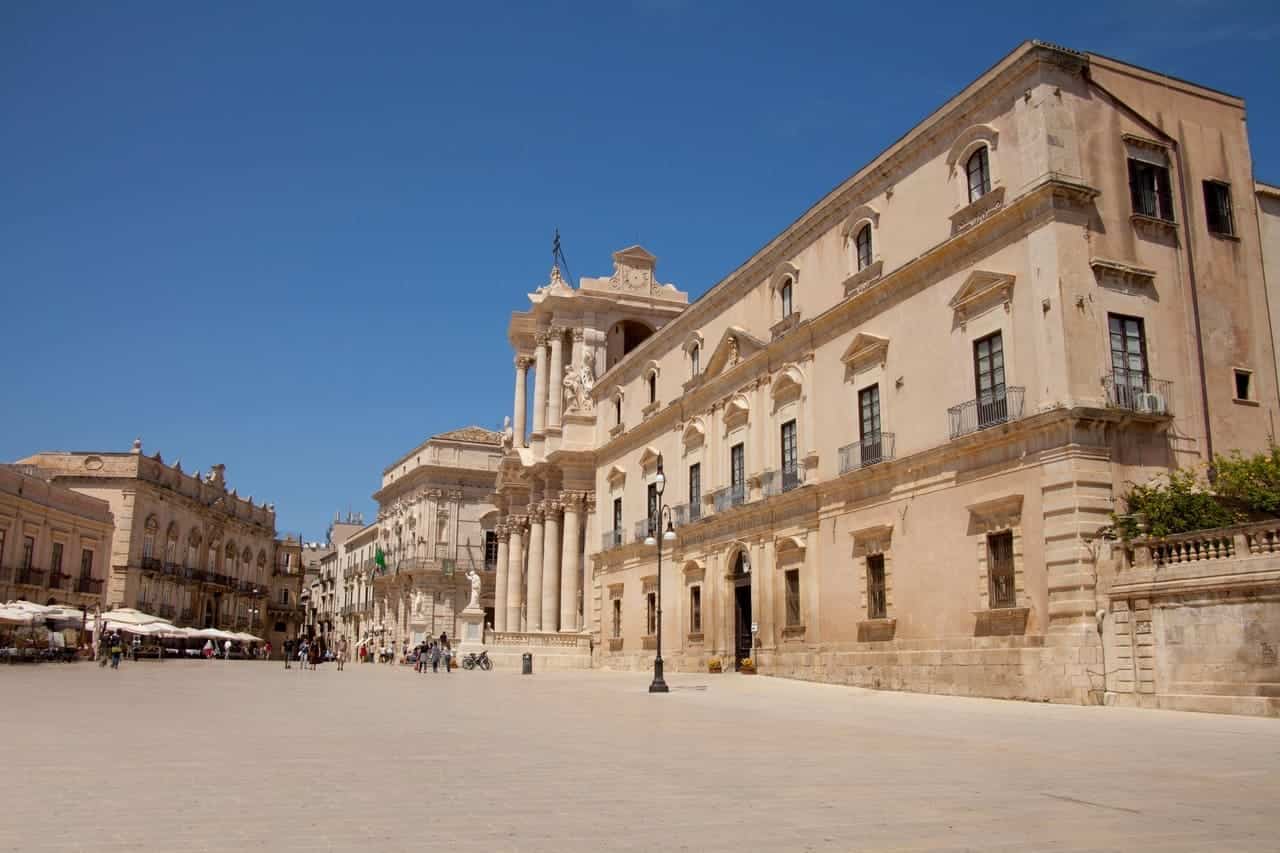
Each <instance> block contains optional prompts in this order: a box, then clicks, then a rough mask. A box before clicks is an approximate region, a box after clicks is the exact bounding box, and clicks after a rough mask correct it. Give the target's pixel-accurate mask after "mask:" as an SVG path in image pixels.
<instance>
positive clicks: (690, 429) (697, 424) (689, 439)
mask: <svg viewBox="0 0 1280 853" xmlns="http://www.w3.org/2000/svg"><path fill="white" fill-rule="evenodd" d="M706 440H707V428H706V427H705V426H703V423H702V418H693V419H691V420H690V421H689V422H688V423H687V424H685V425H684V431H683V432H682V433H681V434H680V441H681V443H682V444H683V445H684V449H685V452H686V453H687V452H689V451H690V450H693V449H694V448H697V447H701V446H702V444H703V443H704V442H705V441H706Z"/></svg>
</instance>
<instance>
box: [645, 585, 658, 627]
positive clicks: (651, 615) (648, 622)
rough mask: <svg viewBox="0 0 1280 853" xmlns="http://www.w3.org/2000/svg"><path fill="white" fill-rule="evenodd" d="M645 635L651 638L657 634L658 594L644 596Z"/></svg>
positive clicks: (649, 593) (648, 593) (651, 593)
mask: <svg viewBox="0 0 1280 853" xmlns="http://www.w3.org/2000/svg"><path fill="white" fill-rule="evenodd" d="M644 609H645V621H644V624H645V634H646V636H649V637H652V636H653V635H654V634H656V633H658V594H657V593H656V592H647V593H645V596H644Z"/></svg>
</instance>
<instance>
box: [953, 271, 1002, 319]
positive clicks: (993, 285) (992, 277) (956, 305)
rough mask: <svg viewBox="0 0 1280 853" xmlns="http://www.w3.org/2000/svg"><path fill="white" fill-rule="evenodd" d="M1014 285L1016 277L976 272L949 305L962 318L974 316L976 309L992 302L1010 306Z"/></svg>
mask: <svg viewBox="0 0 1280 853" xmlns="http://www.w3.org/2000/svg"><path fill="white" fill-rule="evenodd" d="M1013 283H1014V277H1013V276H1011V275H1009V274H1008V273H1002V272H991V271H989V270H974V271H973V272H971V273H969V277H968V278H966V279H965V280H964V284H962V285H960V289H959V290H957V291H956V295H955V296H953V297H951V302H950V303H948V304H949V305H950V306H951V308H952V310H954V311H955V312H956V313H958V314H960V315H962V316H963V315H966V314H972V313H973V310H974V309H975V308H977V307H979V306H982V305H985V304H987V303H989V302H991V301H1001V302H1004V303H1005V305H1006V306H1008V304H1009V302H1010V300H1012V299H1013Z"/></svg>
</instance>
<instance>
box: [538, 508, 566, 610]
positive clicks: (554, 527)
mask: <svg viewBox="0 0 1280 853" xmlns="http://www.w3.org/2000/svg"><path fill="white" fill-rule="evenodd" d="M543 506H544V508H545V509H546V516H547V522H546V531H545V533H544V536H545V540H544V544H543V548H542V630H544V631H558V630H559V629H560V514H561V512H562V511H563V506H562V505H561V504H560V502H559V501H547V502H546V503H544V504H543Z"/></svg>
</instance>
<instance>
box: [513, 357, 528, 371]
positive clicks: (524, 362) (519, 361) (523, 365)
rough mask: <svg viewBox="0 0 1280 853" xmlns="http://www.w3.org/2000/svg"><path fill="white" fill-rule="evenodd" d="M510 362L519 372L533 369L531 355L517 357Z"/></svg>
mask: <svg viewBox="0 0 1280 853" xmlns="http://www.w3.org/2000/svg"><path fill="white" fill-rule="evenodd" d="M512 361H513V362H514V364H515V366H516V367H517V368H519V369H520V370H528V369H529V368H530V367H533V356H531V355H518V356H516V357H515V358H514V359H512Z"/></svg>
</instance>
